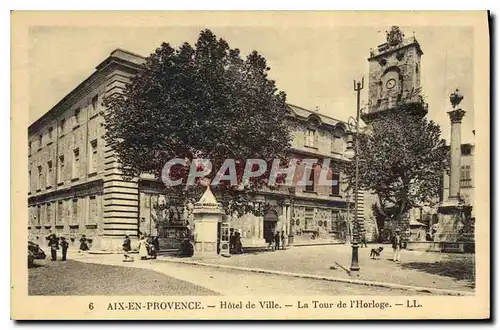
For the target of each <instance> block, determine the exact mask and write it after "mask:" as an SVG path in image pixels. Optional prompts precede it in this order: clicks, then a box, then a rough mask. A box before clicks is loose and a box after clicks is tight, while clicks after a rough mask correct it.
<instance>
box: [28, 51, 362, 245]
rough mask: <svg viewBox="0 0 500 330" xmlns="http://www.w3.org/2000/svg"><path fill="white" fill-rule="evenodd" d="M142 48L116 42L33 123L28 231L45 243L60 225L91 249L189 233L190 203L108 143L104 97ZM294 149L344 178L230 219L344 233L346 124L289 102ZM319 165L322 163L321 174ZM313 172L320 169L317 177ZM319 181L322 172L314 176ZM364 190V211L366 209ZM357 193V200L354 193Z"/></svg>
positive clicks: (270, 228)
mask: <svg viewBox="0 0 500 330" xmlns="http://www.w3.org/2000/svg"><path fill="white" fill-rule="evenodd" d="M143 62H144V58H143V57H142V56H139V55H136V54H133V53H131V52H129V51H126V50H121V49H116V50H114V51H113V52H112V53H111V54H110V56H109V57H108V58H106V59H105V60H104V61H103V62H102V63H100V64H99V65H98V66H97V67H96V71H95V72H94V73H92V74H91V75H90V76H89V77H88V78H87V79H86V80H85V81H83V82H82V83H81V84H80V85H78V86H77V87H76V88H75V89H74V90H73V91H71V92H70V93H69V94H68V95H67V96H65V97H64V98H63V99H62V100H61V101H60V102H59V103H57V104H56V105H55V106H54V107H53V108H52V109H50V110H49V111H48V112H47V113H45V114H44V115H43V116H42V117H41V118H39V119H38V120H37V121H35V122H34V123H33V124H32V125H30V127H29V128H28V136H29V137H28V141H29V146H28V147H29V169H28V175H29V190H28V205H29V222H28V229H29V235H30V237H29V239H30V240H33V241H37V242H38V243H41V244H42V245H44V244H46V242H45V237H46V236H47V235H48V234H49V233H50V232H54V233H56V234H57V235H62V236H66V237H67V238H69V241H70V244H72V245H74V246H75V247H76V246H77V245H78V241H79V239H80V238H81V236H82V235H86V237H87V238H88V239H89V240H90V243H91V248H92V249H101V250H116V249H121V243H122V238H123V236H124V235H125V234H128V235H129V236H130V237H131V238H132V239H133V240H135V239H137V235H138V234H139V233H145V234H151V235H159V236H160V237H161V242H162V245H163V246H164V247H168V246H169V245H172V244H173V242H175V241H176V240H178V239H179V237H182V236H183V235H186V234H187V233H186V231H187V230H188V229H189V227H190V222H191V221H192V218H191V217H190V215H189V214H188V213H186V212H185V211H184V210H172V209H168V208H162V207H161V206H162V203H163V196H162V192H163V191H164V190H163V184H162V183H161V182H158V181H156V180H154V178H152V177H149V176H146V175H143V176H141V177H140V178H135V179H133V180H132V181H127V180H125V179H124V178H123V177H122V176H121V173H120V169H119V164H118V162H117V159H116V157H115V155H114V153H113V150H112V149H111V148H109V147H108V146H106V144H105V141H104V139H103V135H104V133H105V126H104V118H103V112H104V111H105V109H104V108H103V106H102V100H103V98H104V97H105V96H107V95H111V94H113V93H120V92H122V91H123V88H124V87H125V84H126V83H127V81H128V80H129V78H130V77H131V76H132V75H134V74H135V73H136V72H137V70H138V68H139V66H140V64H141V63H143ZM289 108H290V119H289V120H291V121H293V122H294V123H295V124H296V125H294V127H295V131H294V132H293V150H292V152H293V154H294V155H292V156H297V157H302V158H317V159H319V162H318V163H320V164H322V160H323V159H325V158H329V159H331V164H330V166H331V167H332V170H333V173H334V177H333V179H334V180H335V179H336V180H338V182H339V183H338V184H337V185H334V186H331V187H322V186H318V185H317V184H316V183H315V184H313V185H311V186H307V187H302V188H297V189H295V190H294V191H291V190H286V191H263V192H262V194H261V196H259V197H258V198H257V200H256V202H257V203H264V202H266V203H269V204H271V205H272V208H271V210H269V211H268V212H267V213H266V214H265V215H264V216H262V217H256V216H253V215H246V216H243V217H241V218H234V219H231V226H232V227H233V228H234V229H236V230H238V231H239V232H240V233H241V235H242V238H243V244H244V245H246V246H249V245H261V244H264V243H265V237H266V236H267V235H269V233H270V232H274V231H276V230H280V231H284V232H285V233H286V235H287V236H288V235H289V234H292V235H294V239H295V241H309V240H311V239H312V238H311V237H312V236H314V239H322V238H323V239H329V240H332V239H337V240H342V239H344V238H345V236H346V232H347V231H348V227H349V221H348V220H349V219H351V218H352V216H351V217H347V212H348V210H351V212H352V209H353V207H354V199H353V198H352V197H349V196H348V195H347V194H346V193H345V192H344V189H342V188H343V187H342V183H341V182H342V175H341V173H340V171H339V169H338V168H339V166H338V165H339V164H340V163H342V162H346V161H348V159H347V158H346V157H345V156H344V151H345V147H346V134H345V133H346V125H345V123H343V122H341V121H339V120H336V119H334V118H331V117H328V116H325V115H323V114H320V113H319V112H316V111H310V110H306V109H303V108H300V107H297V106H293V105H290V106H289ZM319 171H320V168H319V167H316V170H315V171H314V172H313V173H315V174H314V175H316V179H317V176H318V175H319ZM313 179H314V178H313ZM315 182H317V180H315ZM362 196H363V195H362V194H360V196H359V204H360V207H361V208H360V209H359V214H360V217H361V216H362V215H363V212H364V211H363V208H362V202H363V201H362ZM348 200H349V201H350V202H348Z"/></svg>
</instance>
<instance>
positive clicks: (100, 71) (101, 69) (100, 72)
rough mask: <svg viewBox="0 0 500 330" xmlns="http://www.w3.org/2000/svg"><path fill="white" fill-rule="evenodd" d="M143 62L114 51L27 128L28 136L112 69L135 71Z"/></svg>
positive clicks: (96, 83)
mask: <svg viewBox="0 0 500 330" xmlns="http://www.w3.org/2000/svg"><path fill="white" fill-rule="evenodd" d="M143 62H144V57H142V56H140V55H137V54H134V53H131V52H128V51H125V50H121V49H116V50H114V51H113V52H111V54H110V56H109V57H107V58H106V59H105V60H104V61H102V62H101V63H100V64H99V65H97V66H96V71H94V72H93V73H92V74H91V75H90V76H89V77H87V78H86V79H85V80H84V81H83V82H81V83H80V84H79V85H78V86H76V87H75V88H74V89H73V90H72V91H71V92H69V93H68V94H67V95H66V96H65V97H63V98H62V99H61V100H60V101H59V102H58V103H57V104H56V105H55V106H53V107H52V108H51V109H50V110H49V111H47V112H46V113H45V114H43V115H42V116H41V117H40V118H38V119H37V120H36V121H35V122H34V123H32V124H31V125H30V126H29V127H28V135H30V134H32V133H34V132H36V131H37V130H38V129H39V128H40V127H42V126H44V125H45V124H47V122H49V121H51V120H53V119H54V118H57V117H58V116H59V115H60V114H61V113H62V112H64V111H66V110H68V107H71V106H72V105H73V104H74V103H76V102H77V100H79V99H80V98H81V97H83V96H84V95H87V94H88V93H89V92H90V91H91V90H93V89H95V88H96V87H98V86H99V85H100V84H101V83H102V82H103V81H105V79H106V78H107V75H108V74H109V73H110V72H111V71H112V70H113V68H114V67H120V68H126V69H128V70H131V71H137V70H138V69H139V67H140V65H141V63H143Z"/></svg>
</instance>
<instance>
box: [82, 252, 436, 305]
mask: <svg viewBox="0 0 500 330" xmlns="http://www.w3.org/2000/svg"><path fill="white" fill-rule="evenodd" d="M74 258H75V260H78V261H80V262H82V263H83V262H85V263H90V264H89V266H96V265H94V264H104V265H113V266H121V267H120V268H140V269H143V270H150V271H153V272H152V273H155V272H158V273H162V274H164V275H166V276H167V277H169V278H170V277H171V278H175V279H178V280H181V281H182V282H190V283H192V284H194V285H196V286H202V287H204V288H206V289H208V290H210V291H213V292H217V293H218V294H221V295H252V296H272V295H277V296H279V295H292V296H310V295H324V296H327V295H328V296H331V295H386V296H389V295H390V296H404V295H409V292H408V291H405V290H399V289H390V288H381V287H370V286H365V285H356V284H348V283H340V282H331V281H324V280H314V279H305V278H296V277H290V276H280V275H272V274H262V273H254V272H246V271H238V270H230V269H217V268H212V267H203V266H196V265H183V264H176V263H170V262H165V261H162V260H161V258H160V259H157V260H147V261H145V260H136V261H134V262H128V263H124V262H123V261H122V256H121V255H115V254H113V255H88V254H86V255H75V256H74ZM103 281H106V279H103ZM172 284H174V285H175V283H174V282H172ZM180 290H182V288H180ZM110 294H111V293H110ZM141 294H144V295H147V294H148V293H147V292H144V293H141ZM189 294H190V293H189V292H186V295H189ZM411 295H428V294H427V293H422V292H418V293H416V292H411Z"/></svg>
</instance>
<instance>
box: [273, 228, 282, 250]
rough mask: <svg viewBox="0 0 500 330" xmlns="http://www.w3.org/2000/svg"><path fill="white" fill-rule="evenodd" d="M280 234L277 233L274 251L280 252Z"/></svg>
mask: <svg viewBox="0 0 500 330" xmlns="http://www.w3.org/2000/svg"><path fill="white" fill-rule="evenodd" d="M280 238H281V237H280V232H279V231H277V232H276V234H275V235H274V249H275V250H279V248H280Z"/></svg>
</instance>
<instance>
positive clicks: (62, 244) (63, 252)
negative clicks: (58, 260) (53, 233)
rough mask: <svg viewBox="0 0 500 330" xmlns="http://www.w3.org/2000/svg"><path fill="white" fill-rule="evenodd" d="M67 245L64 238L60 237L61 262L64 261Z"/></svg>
mask: <svg viewBox="0 0 500 330" xmlns="http://www.w3.org/2000/svg"><path fill="white" fill-rule="evenodd" d="M68 247H69V243H68V241H67V240H66V237H61V250H62V261H66V255H67V254H68Z"/></svg>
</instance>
